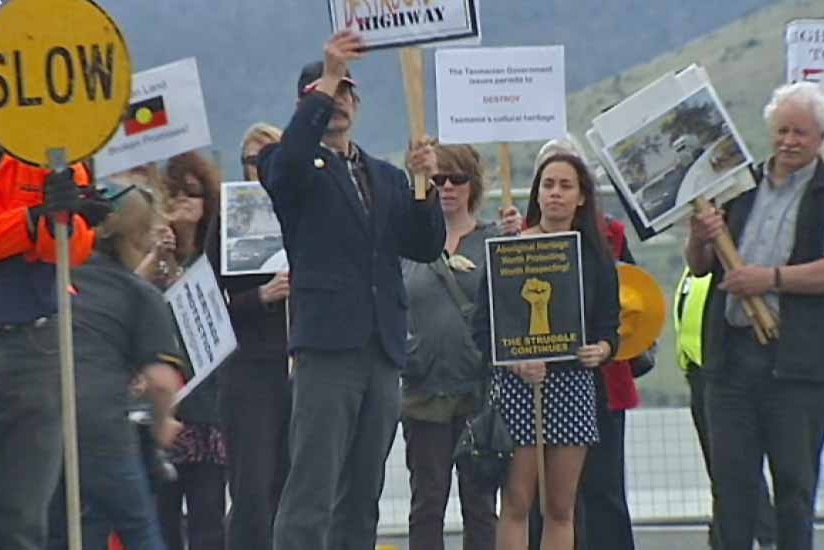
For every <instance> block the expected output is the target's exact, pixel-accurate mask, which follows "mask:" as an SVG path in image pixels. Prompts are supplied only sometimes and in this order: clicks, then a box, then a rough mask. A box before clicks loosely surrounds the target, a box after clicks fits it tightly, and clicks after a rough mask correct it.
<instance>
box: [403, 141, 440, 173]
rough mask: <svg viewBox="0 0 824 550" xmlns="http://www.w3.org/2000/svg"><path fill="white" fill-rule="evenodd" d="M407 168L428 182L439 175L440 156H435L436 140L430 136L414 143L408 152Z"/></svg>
mask: <svg viewBox="0 0 824 550" xmlns="http://www.w3.org/2000/svg"><path fill="white" fill-rule="evenodd" d="M406 167H407V169H409V171H410V172H412V173H413V174H418V175H422V176H424V177H425V178H426V179H427V180H429V178H431V177H432V176H434V175H435V174H437V173H438V156H437V155H436V154H435V140H434V139H432V138H430V137H429V136H423V137H422V138H420V139H418V140H416V141H413V142H411V143H410V144H409V150H408V151H407V152H406Z"/></svg>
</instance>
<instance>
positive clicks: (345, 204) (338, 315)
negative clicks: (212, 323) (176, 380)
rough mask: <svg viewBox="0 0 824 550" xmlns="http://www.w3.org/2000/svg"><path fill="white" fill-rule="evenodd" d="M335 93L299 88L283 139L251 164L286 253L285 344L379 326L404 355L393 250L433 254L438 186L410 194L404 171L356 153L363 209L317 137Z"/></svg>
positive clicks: (336, 344)
mask: <svg viewBox="0 0 824 550" xmlns="http://www.w3.org/2000/svg"><path fill="white" fill-rule="evenodd" d="M333 107H334V101H333V99H332V98H331V97H329V96H327V95H325V94H323V93H320V92H315V93H313V94H309V95H308V96H306V97H304V98H303V99H302V100H301V101H300V103H299V105H298V108H297V111H296V112H295V114H294V115H293V117H292V120H291V121H290V123H289V125H288V126H287V128H286V131H285V132H284V134H283V139H282V140H281V143H280V144H279V145H278V146H276V147H274V146H270V147H267V148H265V149H264V150H263V151H261V154H260V161H259V164H258V168H259V173H260V174H261V182H262V184H263V187H264V188H265V189H266V191H267V192H268V193H269V195H270V196H271V198H272V203H273V205H274V210H275V214H277V216H278V219H279V220H280V223H281V226H282V229H283V240H284V246H285V248H286V252H287V256H288V258H289V266H290V282H291V287H292V288H291V297H290V303H291V307H292V324H291V331H290V342H289V347H290V350H291V351H299V350H301V349H315V350H327V351H329V350H343V349H356V348H360V347H363V346H364V345H366V343H367V342H368V341H369V339H370V337H372V336H373V335H377V336H379V338H380V341H381V343H382V345H383V348H384V350H385V351H386V353H387V354H388V355H389V357H391V359H392V360H393V361H394V362H395V363H396V364H397V365H398V366H399V367H403V366H404V364H405V362H406V353H405V340H406V310H407V297H406V291H405V289H404V286H403V278H402V276H401V267H400V259H401V257H404V258H409V259H410V260H414V261H416V262H431V261H433V260H435V259H436V258H438V257H439V255H440V254H441V252H442V251H443V246H444V241H445V240H446V230H445V227H444V221H443V213H442V212H441V207H440V201H438V199H437V196H436V193H435V192H431V193H430V195H429V196H428V197H427V199H426V200H425V201H415V200H414V198H413V194H412V191H411V189H410V188H409V182H408V180H407V178H406V175H405V174H404V173H403V172H402V171H401V170H398V169H397V168H395V167H394V166H392V165H391V164H389V163H386V162H383V161H380V160H377V159H374V158H372V157H369V156H368V155H365V154H363V159H364V164H365V167H366V172H367V174H368V179H369V186H370V189H371V195H372V208H371V212H370V214H369V215H367V213H366V212H365V211H364V209H363V207H362V205H361V202H360V199H359V198H358V193H357V190H356V188H355V185H354V184H353V183H352V180H351V179H350V176H349V171H348V169H347V167H346V164H345V162H344V161H342V160H341V159H340V158H338V157H337V155H335V154H334V153H332V152H331V151H329V150H327V149H325V148H323V147H322V146H321V145H320V141H321V138H322V137H323V133H324V130H325V128H326V126H327V124H328V123H329V119H330V118H331V115H332V109H333Z"/></svg>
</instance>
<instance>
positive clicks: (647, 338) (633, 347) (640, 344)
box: [615, 264, 667, 359]
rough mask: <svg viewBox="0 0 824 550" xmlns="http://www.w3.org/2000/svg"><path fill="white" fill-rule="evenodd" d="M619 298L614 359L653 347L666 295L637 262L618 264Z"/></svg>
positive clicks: (664, 313) (661, 323)
mask: <svg viewBox="0 0 824 550" xmlns="http://www.w3.org/2000/svg"><path fill="white" fill-rule="evenodd" d="M618 282H619V284H620V287H619V294H620V300H621V326H620V327H619V328H618V336H619V337H620V344H619V345H618V353H616V354H615V358H616V359H631V358H633V357H638V356H639V355H641V354H642V353H644V352H645V351H647V350H648V349H650V348H651V347H652V345H653V344H654V343H655V341H656V340H657V339H658V337H659V336H661V331H662V330H664V323H666V316H667V298H666V296H665V295H664V291H663V290H662V289H661V286H660V285H659V284H658V282H657V281H656V280H655V278H654V277H653V276H652V275H650V274H649V273H648V272H646V271H644V270H643V269H641V268H640V267H638V266H635V265H628V264H621V265H619V266H618Z"/></svg>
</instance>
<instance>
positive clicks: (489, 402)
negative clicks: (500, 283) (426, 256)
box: [429, 257, 515, 492]
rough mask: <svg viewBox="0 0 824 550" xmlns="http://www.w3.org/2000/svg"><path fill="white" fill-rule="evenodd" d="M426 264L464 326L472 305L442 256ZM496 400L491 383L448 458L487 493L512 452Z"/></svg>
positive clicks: (498, 481) (497, 483)
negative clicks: (456, 307) (463, 322)
mask: <svg viewBox="0 0 824 550" xmlns="http://www.w3.org/2000/svg"><path fill="white" fill-rule="evenodd" d="M429 266H430V267H431V268H432V269H433V270H434V271H435V273H436V274H437V275H438V276H439V277H440V278H441V280H442V281H443V283H444V285H445V286H446V289H447V291H449V294H450V296H452V299H453V300H454V301H455V304H456V305H457V306H458V309H460V311H461V315H462V316H463V317H464V320H465V321H466V323H467V325H468V324H469V322H470V319H471V317H472V312H473V311H474V310H475V307H474V306H473V305H472V303H471V302H470V301H469V299H467V297H466V295H465V294H464V292H463V291H462V290H461V287H460V286H458V282H457V280H455V274H454V273H452V270H451V269H450V268H449V266H448V265H447V263H446V261H445V258H443V257H442V258H439V259H438V260H436V261H434V262H432V263H431V264H429ZM487 393H489V392H484V394H487ZM498 399H499V394H498V391H497V388H496V387H495V386H494V383H493V391H492V392H491V395H489V396H488V397H485V398H484V399H483V400H482V403H483V405H482V406H481V409H480V411H479V412H478V413H477V414H475V416H473V417H472V418H468V419H467V420H466V426H465V427H464V429H463V432H461V435H460V437H459V438H458V443H457V445H456V446H455V450H454V452H453V453H452V459H453V460H454V461H455V464H457V465H458V468H459V469H460V470H461V472H463V473H464V474H466V475H468V476H469V477H471V478H472V479H474V480H475V482H476V483H478V485H480V486H481V487H483V488H484V489H487V490H488V491H490V492H495V491H497V490H498V489H499V488H500V487H502V486H503V485H504V483H505V482H506V476H507V473H508V472H509V463H510V462H511V461H512V455H513V454H514V452H515V443H514V441H513V440H512V436H511V435H510V434H509V429H508V428H507V427H506V423H505V422H504V419H503V418H502V417H501V413H500V412H499V411H498V408H497V407H496V406H495V404H496V402H497V401H498Z"/></svg>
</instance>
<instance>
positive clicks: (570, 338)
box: [486, 232, 586, 365]
mask: <svg viewBox="0 0 824 550" xmlns="http://www.w3.org/2000/svg"><path fill="white" fill-rule="evenodd" d="M486 259H487V262H486V266H487V278H488V290H489V306H490V323H491V329H492V362H493V363H494V364H496V365H507V364H512V363H520V362H523V361H567V360H571V359H575V357H576V353H577V351H578V348H579V347H581V346H582V345H584V343H585V342H586V333H585V329H584V313H583V312H584V290H583V279H582V273H581V235H580V233H578V232H565V233H555V234H552V235H534V236H528V237H501V238H495V239H488V240H487V241H486Z"/></svg>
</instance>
